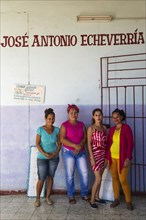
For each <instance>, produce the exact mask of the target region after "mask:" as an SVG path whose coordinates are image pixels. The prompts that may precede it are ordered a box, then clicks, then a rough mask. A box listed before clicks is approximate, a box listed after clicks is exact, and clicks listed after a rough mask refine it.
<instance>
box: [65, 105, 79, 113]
mask: <svg viewBox="0 0 146 220" xmlns="http://www.w3.org/2000/svg"><path fill="white" fill-rule="evenodd" d="M71 108H74V109H75V110H77V112H79V108H78V107H77V106H76V105H70V104H68V108H67V111H68V112H69V111H70V109H71Z"/></svg>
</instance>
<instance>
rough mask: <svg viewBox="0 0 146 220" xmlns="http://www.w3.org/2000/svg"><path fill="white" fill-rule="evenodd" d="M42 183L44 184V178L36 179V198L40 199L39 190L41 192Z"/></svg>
mask: <svg viewBox="0 0 146 220" xmlns="http://www.w3.org/2000/svg"><path fill="white" fill-rule="evenodd" d="M43 185H44V180H38V181H37V185H36V193H37V196H36V199H40V195H41V192H42V188H43Z"/></svg>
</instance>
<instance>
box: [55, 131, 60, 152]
mask: <svg viewBox="0 0 146 220" xmlns="http://www.w3.org/2000/svg"><path fill="white" fill-rule="evenodd" d="M60 149H61V142H60V137H59V134H58V135H57V149H56V152H55V156H56V155H57V154H59V152H60Z"/></svg>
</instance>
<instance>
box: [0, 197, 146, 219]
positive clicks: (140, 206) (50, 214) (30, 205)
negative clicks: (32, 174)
mask: <svg viewBox="0 0 146 220" xmlns="http://www.w3.org/2000/svg"><path fill="white" fill-rule="evenodd" d="M51 198H52V200H53V201H54V204H53V205H52V206H48V205H47V204H46V202H45V200H44V199H42V205H41V206H40V207H38V208H35V207H34V201H35V199H34V198H28V197H27V196H26V195H8V196H1V197H0V220H4V219H13V220H27V219H31V220H50V219H53V220H54V219H56V220H87V219H88V220H89V219H90V220H94V219H95V220H146V197H144V196H141V197H140V196H133V204H134V206H135V209H134V210H133V211H129V210H127V209H126V204H125V202H124V198H123V197H122V198H121V202H120V205H119V206H118V207H116V208H114V209H113V208H110V204H111V202H107V203H106V204H99V205H98V209H96V210H94V209H92V208H91V207H90V205H89V203H88V202H85V201H83V200H82V199H81V198H80V196H79V195H78V196H76V200H77V203H76V204H75V205H70V204H69V203H68V198H67V196H65V195H52V197H51Z"/></svg>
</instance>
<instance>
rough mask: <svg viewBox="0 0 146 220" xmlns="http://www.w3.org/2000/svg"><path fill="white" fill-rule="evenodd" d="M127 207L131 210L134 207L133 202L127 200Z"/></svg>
mask: <svg viewBox="0 0 146 220" xmlns="http://www.w3.org/2000/svg"><path fill="white" fill-rule="evenodd" d="M127 209H128V210H130V211H132V210H133V209H134V207H133V205H132V203H131V202H127Z"/></svg>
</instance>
